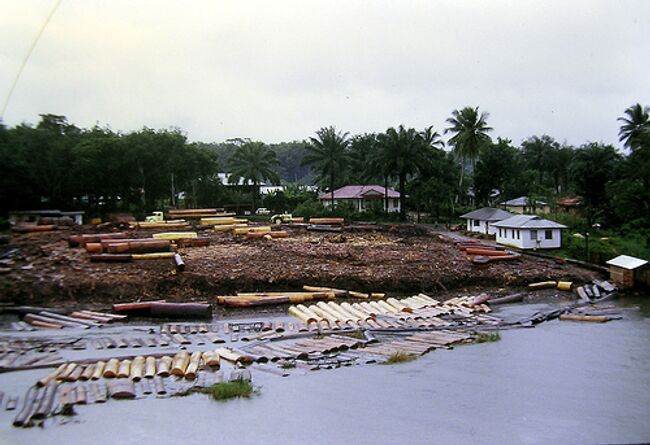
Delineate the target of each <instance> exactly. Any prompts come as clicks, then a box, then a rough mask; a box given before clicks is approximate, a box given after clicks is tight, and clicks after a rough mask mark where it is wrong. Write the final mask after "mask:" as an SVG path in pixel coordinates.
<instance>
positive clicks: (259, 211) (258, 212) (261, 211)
mask: <svg viewBox="0 0 650 445" xmlns="http://www.w3.org/2000/svg"><path fill="white" fill-rule="evenodd" d="M270 213H271V211H270V210H269V209H267V208H266V207H260V208H259V209H257V210H256V211H255V214H256V215H269V214H270Z"/></svg>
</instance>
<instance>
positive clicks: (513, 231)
mask: <svg viewBox="0 0 650 445" xmlns="http://www.w3.org/2000/svg"><path fill="white" fill-rule="evenodd" d="M510 232H512V239H515V229H510Z"/></svg>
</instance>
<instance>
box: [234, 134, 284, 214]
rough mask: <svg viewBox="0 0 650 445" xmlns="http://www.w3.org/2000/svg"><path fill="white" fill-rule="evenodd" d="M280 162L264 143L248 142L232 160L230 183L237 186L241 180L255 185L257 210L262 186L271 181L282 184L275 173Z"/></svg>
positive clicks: (237, 150) (254, 197)
mask: <svg viewBox="0 0 650 445" xmlns="http://www.w3.org/2000/svg"><path fill="white" fill-rule="evenodd" d="M277 164H278V161H277V159H276V157H275V152H274V151H272V150H270V149H269V148H268V147H267V146H266V145H264V143H262V142H246V143H244V144H242V145H240V146H239V147H237V149H235V152H234V153H233V154H232V156H231V158H230V162H229V165H230V178H229V180H230V182H231V183H234V184H236V183H237V182H239V180H240V179H242V180H243V181H244V184H247V183H249V182H250V183H252V185H253V207H254V208H257V195H258V194H259V188H260V184H261V183H262V182H263V181H267V180H268V181H270V182H272V183H273V184H279V183H280V177H279V176H278V174H277V173H276V172H275V167H276V166H277Z"/></svg>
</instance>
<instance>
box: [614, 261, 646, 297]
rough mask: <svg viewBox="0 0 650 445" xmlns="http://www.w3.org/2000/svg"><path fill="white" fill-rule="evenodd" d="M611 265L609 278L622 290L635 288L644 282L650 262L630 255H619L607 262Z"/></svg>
mask: <svg viewBox="0 0 650 445" xmlns="http://www.w3.org/2000/svg"><path fill="white" fill-rule="evenodd" d="M607 264H608V265H609V277H610V279H611V280H612V281H613V282H614V283H616V285H618V286H619V287H621V288H627V289H630V288H633V287H634V286H635V284H637V282H640V281H644V280H643V279H642V277H641V275H642V274H643V276H644V277H645V276H646V274H644V271H645V269H648V261H646V260H642V259H641V258H635V257H633V256H628V255H619V256H617V257H616V258H612V259H611V260H609V261H607Z"/></svg>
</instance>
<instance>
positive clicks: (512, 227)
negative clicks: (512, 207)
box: [492, 215, 567, 249]
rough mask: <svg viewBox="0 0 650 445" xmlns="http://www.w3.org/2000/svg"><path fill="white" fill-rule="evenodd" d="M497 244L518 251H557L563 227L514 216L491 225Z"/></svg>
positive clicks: (552, 222) (555, 223)
mask: <svg viewBox="0 0 650 445" xmlns="http://www.w3.org/2000/svg"><path fill="white" fill-rule="evenodd" d="M492 227H494V228H496V236H497V243H499V244H503V245H506V246H513V247H518V248H520V249H559V248H560V247H561V246H562V229H566V228H567V227H566V226H565V225H562V224H560V223H557V222H555V221H550V220H548V219H543V218H540V217H539V216H535V215H516V216H513V217H511V218H508V219H504V220H503V221H499V222H496V223H494V224H492Z"/></svg>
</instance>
